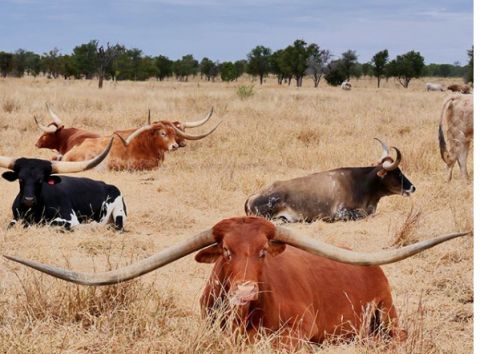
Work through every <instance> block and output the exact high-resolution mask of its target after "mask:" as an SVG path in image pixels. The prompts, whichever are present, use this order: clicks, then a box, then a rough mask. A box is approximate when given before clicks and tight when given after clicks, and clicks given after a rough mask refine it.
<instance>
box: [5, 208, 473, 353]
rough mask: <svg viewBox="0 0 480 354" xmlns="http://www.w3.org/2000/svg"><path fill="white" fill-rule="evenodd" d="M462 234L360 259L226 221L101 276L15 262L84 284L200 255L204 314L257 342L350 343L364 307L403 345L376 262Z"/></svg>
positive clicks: (257, 224) (255, 225)
mask: <svg viewBox="0 0 480 354" xmlns="http://www.w3.org/2000/svg"><path fill="white" fill-rule="evenodd" d="M463 235H466V233H460V234H451V235H445V236H441V237H437V238H435V239H431V240H427V241H422V242H418V243H415V244H412V245H409V246H406V247H402V248H400V249H394V250H384V251H380V252H377V253H370V254H368V253H359V252H353V251H349V250H345V249H342V248H338V247H335V246H332V245H329V244H326V243H323V242H321V241H318V240H314V239H310V238H307V237H304V236H302V235H299V234H296V233H294V232H293V231H291V230H289V229H286V228H284V227H280V226H275V225H274V224H272V223H271V222H269V221H267V220H265V219H262V218H258V217H237V218H230V219H225V220H222V221H220V222H219V223H217V224H216V225H215V226H214V227H213V228H211V229H208V230H206V231H203V232H200V233H199V234H197V235H195V236H193V237H192V238H191V239H187V240H183V241H181V242H179V243H178V244H176V245H173V246H171V247H169V248H167V249H165V250H163V251H161V252H159V253H157V254H155V255H153V256H151V257H149V258H147V259H145V260H143V261H140V262H138V263H136V264H132V265H130V266H127V267H125V268H121V269H117V270H112V271H109V272H104V273H77V272H73V271H68V270H64V269H61V268H57V267H53V266H49V265H44V264H41V263H38V262H34V261H30V260H24V259H21V258H16V257H8V256H6V257H7V258H8V259H11V260H14V261H16V262H19V263H22V264H25V265H27V266H29V267H32V268H35V269H37V270H40V271H42V272H44V273H47V274H50V275H52V276H55V277H57V278H60V279H63V280H67V281H70V282H74V283H77V284H84V285H107V284H115V283H119V282H123V281H126V280H129V279H133V278H135V277H138V276H140V275H142V274H145V273H148V272H150V271H152V270H155V269H157V268H160V267H162V266H164V265H166V264H168V263H170V262H173V261H175V260H177V259H179V258H181V257H184V256H186V255H188V254H190V253H192V252H195V251H197V250H201V251H200V252H199V253H197V255H196V256H195V259H196V260H197V261H198V262H203V263H214V264H215V265H214V268H213V271H212V273H211V276H210V279H209V281H208V283H207V285H206V287H205V290H204V291H203V296H202V298H201V307H202V313H203V314H204V315H209V314H210V313H212V312H215V308H216V305H218V304H219V303H222V302H223V303H226V304H227V305H229V306H230V308H231V310H232V311H233V314H234V315H235V319H236V320H235V321H234V328H235V327H236V328H238V326H240V329H242V330H245V331H246V333H247V334H248V335H249V336H250V337H252V338H253V337H254V336H255V334H256V333H258V331H259V330H265V331H266V332H267V333H269V332H277V333H279V335H280V336H279V340H280V344H282V345H286V346H288V347H296V346H297V345H298V341H299V340H308V341H313V342H319V343H320V342H322V341H323V340H325V339H327V338H331V337H338V336H340V337H342V338H349V337H353V336H354V335H355V333H357V332H358V331H359V330H360V326H362V322H363V321H362V319H363V318H364V317H365V316H364V315H365V312H366V309H367V307H369V308H371V309H373V315H372V317H371V322H370V323H369V325H370V326H368V328H370V329H371V331H372V332H374V333H378V331H384V332H386V334H387V335H389V336H391V337H394V338H398V339H402V337H404V336H405V333H404V331H402V330H400V329H399V328H398V326H397V314H396V311H395V307H394V306H393V302H392V295H391V291H390V286H389V284H388V280H387V278H386V277H385V274H384V273H383V271H382V269H381V268H380V267H378V265H380V264H387V263H393V262H397V261H400V260H402V259H405V258H407V257H410V256H412V255H414V254H416V253H418V252H421V251H423V250H425V249H427V248H430V247H433V246H435V245H437V244H439V243H442V242H445V241H447V240H450V239H453V238H455V237H459V236H463Z"/></svg>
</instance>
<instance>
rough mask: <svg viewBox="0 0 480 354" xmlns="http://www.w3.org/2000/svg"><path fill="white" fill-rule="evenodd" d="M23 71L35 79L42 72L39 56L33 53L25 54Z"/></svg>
mask: <svg viewBox="0 0 480 354" xmlns="http://www.w3.org/2000/svg"><path fill="white" fill-rule="evenodd" d="M25 70H26V72H27V74H28V75H31V76H33V77H37V76H38V74H40V71H41V70H42V61H41V58H40V55H38V54H36V53H33V52H26V58H25Z"/></svg>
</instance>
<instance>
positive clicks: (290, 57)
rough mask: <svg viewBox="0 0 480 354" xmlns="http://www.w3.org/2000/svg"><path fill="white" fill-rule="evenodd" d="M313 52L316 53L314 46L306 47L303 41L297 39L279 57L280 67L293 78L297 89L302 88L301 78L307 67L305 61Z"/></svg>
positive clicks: (316, 49)
mask: <svg viewBox="0 0 480 354" xmlns="http://www.w3.org/2000/svg"><path fill="white" fill-rule="evenodd" d="M315 51H318V46H317V45H316V44H311V45H310V46H307V43H306V42H305V41H304V40H302V39H297V40H296V41H295V42H293V44H292V45H289V46H288V47H287V48H285V50H284V51H283V52H282V54H281V56H280V67H281V68H283V70H284V71H285V72H290V73H291V74H292V75H293V76H294V77H295V81H296V84H297V87H301V86H302V83H303V77H304V76H305V71H306V70H307V67H308V64H307V60H308V58H309V57H310V55H311V53H314V52H315Z"/></svg>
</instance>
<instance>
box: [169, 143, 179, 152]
mask: <svg viewBox="0 0 480 354" xmlns="http://www.w3.org/2000/svg"><path fill="white" fill-rule="evenodd" d="M177 149H178V144H172V146H171V147H170V150H172V151H174V150H177Z"/></svg>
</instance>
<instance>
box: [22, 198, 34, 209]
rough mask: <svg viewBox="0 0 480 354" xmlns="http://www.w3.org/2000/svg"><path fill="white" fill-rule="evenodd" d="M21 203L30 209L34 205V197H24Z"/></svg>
mask: <svg viewBox="0 0 480 354" xmlns="http://www.w3.org/2000/svg"><path fill="white" fill-rule="evenodd" d="M23 203H24V204H25V205H26V206H27V207H31V206H32V205H33V204H34V203H35V197H24V198H23Z"/></svg>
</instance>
